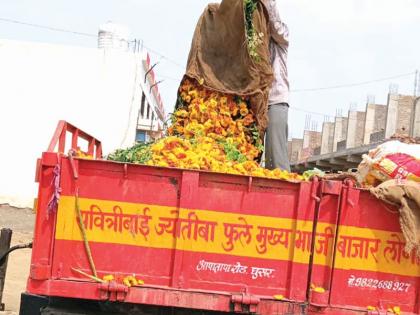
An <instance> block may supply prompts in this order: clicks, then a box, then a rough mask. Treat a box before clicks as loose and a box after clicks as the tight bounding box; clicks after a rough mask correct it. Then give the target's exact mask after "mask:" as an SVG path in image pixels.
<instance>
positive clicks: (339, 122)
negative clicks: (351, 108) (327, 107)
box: [333, 117, 348, 152]
mask: <svg viewBox="0 0 420 315" xmlns="http://www.w3.org/2000/svg"><path fill="white" fill-rule="evenodd" d="M347 124H348V119H347V117H335V124H334V140H333V152H336V151H337V143H338V142H341V141H343V140H346V138H347Z"/></svg>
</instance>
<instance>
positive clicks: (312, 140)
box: [303, 130, 322, 149]
mask: <svg viewBox="0 0 420 315" xmlns="http://www.w3.org/2000/svg"><path fill="white" fill-rule="evenodd" d="M321 141H322V133H321V132H319V131H312V130H305V131H304V132H303V148H311V149H315V148H317V147H319V146H320V145H321Z"/></svg>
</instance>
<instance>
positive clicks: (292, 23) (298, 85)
mask: <svg viewBox="0 0 420 315" xmlns="http://www.w3.org/2000/svg"><path fill="white" fill-rule="evenodd" d="M213 2H214V1H213ZM216 2H217V1H216ZM277 2H278V7H279V11H280V14H281V16H282V18H283V20H284V21H285V22H286V23H287V24H288V25H289V28H290V51H289V75H290V82H291V90H292V93H291V99H290V106H291V107H290V113H289V127H290V136H291V137H296V138H298V137H301V136H302V132H303V129H304V125H305V121H306V120H307V119H308V118H307V117H308V116H310V117H309V118H310V119H311V120H312V121H314V127H317V128H318V129H319V130H320V129H321V126H322V122H323V121H324V120H325V119H329V120H331V119H333V116H334V115H335V113H336V112H337V111H338V112H341V113H342V114H343V115H346V113H347V111H348V109H349V108H350V107H352V108H357V109H359V110H364V108H365V106H366V99H367V96H368V95H373V96H375V97H376V102H377V103H379V104H386V100H387V94H388V90H389V86H390V84H391V83H393V84H397V85H398V87H399V92H400V93H403V94H413V93H414V71H415V70H416V69H420V41H419V40H418V34H420V23H419V21H420V1H418V0H340V1H337V0H277ZM208 3H209V1H206V0H177V1H171V0H162V1H156V0H89V1H86V0H71V1H70V0H37V1H33V0H13V1H12V0H1V1H0V38H4V39H13V40H23V41H36V42H48V43H56V44H64V45H75V46H83V47H96V46H97V40H96V38H95V37H94V36H83V35H76V34H72V33H63V32H55V31H50V30H45V29H39V28H34V27H30V26H27V25H20V24H16V23H9V22H5V21H2V20H1V19H12V20H17V21H22V22H26V23H33V24H40V25H46V26H51V27H55V28H60V29H66V30H71V31H75V32H82V33H87V34H92V35H95V34H97V31H98V26H99V25H100V24H102V23H104V22H107V21H112V22H115V23H120V24H124V25H126V26H127V27H128V28H129V29H130V34H131V35H130V37H131V39H142V40H143V42H144V45H145V47H147V48H148V49H151V55H152V59H153V60H154V61H159V64H158V66H157V67H156V68H155V70H156V75H157V78H158V80H159V79H163V80H164V82H162V83H161V84H160V91H161V94H162V97H163V101H164V103H165V107H166V111H167V112H171V111H172V108H173V104H174V101H175V95H176V90H177V87H178V84H179V79H180V78H181V77H182V75H183V72H184V70H185V63H186V59H187V56H188V52H189V48H190V44H191V38H192V34H193V32H194V28H195V25H196V22H197V20H198V18H199V16H200V14H201V13H202V11H203V10H204V8H205V7H206V5H207V4H208ZM0 71H1V69H0ZM390 77H395V78H393V79H388V80H380V81H378V82H373V83H369V84H363V85H356V86H352V87H346V88H336V89H321V90H317V88H326V87H333V86H337V85H349V84H355V83H361V82H367V81H375V80H379V79H383V78H390ZM307 89H315V90H314V91H305V90H307ZM302 90H303V91H302ZM325 116H328V117H325Z"/></svg>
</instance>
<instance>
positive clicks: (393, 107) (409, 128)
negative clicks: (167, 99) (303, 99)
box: [289, 88, 420, 171]
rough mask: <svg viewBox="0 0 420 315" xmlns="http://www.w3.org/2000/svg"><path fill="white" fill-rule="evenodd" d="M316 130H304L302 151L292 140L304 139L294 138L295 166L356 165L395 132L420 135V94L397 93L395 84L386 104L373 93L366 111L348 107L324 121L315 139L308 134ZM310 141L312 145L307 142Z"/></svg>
mask: <svg viewBox="0 0 420 315" xmlns="http://www.w3.org/2000/svg"><path fill="white" fill-rule="evenodd" d="M313 133H314V131H308V130H305V131H304V135H303V139H302V140H301V142H302V143H303V144H302V147H301V148H300V150H299V152H297V149H296V146H295V147H293V141H294V143H301V142H299V141H298V140H299V139H293V141H292V146H291V149H292V152H289V154H290V156H291V157H292V159H291V163H292V166H293V168H294V170H296V171H302V170H305V169H308V168H313V167H317V168H320V169H325V170H343V169H348V168H353V167H357V165H358V164H359V163H360V162H361V160H362V155H363V154H365V153H367V152H368V151H369V150H370V149H372V148H374V147H376V146H377V145H378V144H379V143H381V142H383V141H384V140H386V139H389V138H390V137H391V136H393V135H395V134H398V135H405V136H413V137H419V136H420V98H419V97H415V96H410V95H401V94H398V92H397V91H396V90H395V88H391V89H390V92H389V94H388V101H387V104H386V105H382V104H376V103H375V100H374V98H372V97H370V98H369V99H368V102H367V104H366V110H365V111H356V110H349V112H348V115H347V117H341V116H340V117H335V120H334V122H328V121H327V122H324V124H323V126H322V132H321V133H320V135H319V136H318V135H317V138H316V139H315V138H313V137H312V138H311V137H309V135H312V134H313ZM305 139H306V140H305ZM319 139H320V140H319ZM318 140H319V142H318ZM309 143H311V144H312V145H311V146H308V144H309ZM315 145H318V147H314V146H315ZM296 157H298V158H296Z"/></svg>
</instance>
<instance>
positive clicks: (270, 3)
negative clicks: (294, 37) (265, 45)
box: [266, 0, 289, 47]
mask: <svg viewBox="0 0 420 315" xmlns="http://www.w3.org/2000/svg"><path fill="white" fill-rule="evenodd" d="M266 6H267V10H268V14H269V18H270V21H269V23H270V31H271V37H272V38H273V40H274V41H275V42H276V44H277V45H279V46H282V47H287V46H289V28H288V27H287V25H286V24H285V23H284V22H283V21H282V20H281V18H280V14H279V10H278V9H277V3H276V0H267V1H266Z"/></svg>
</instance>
